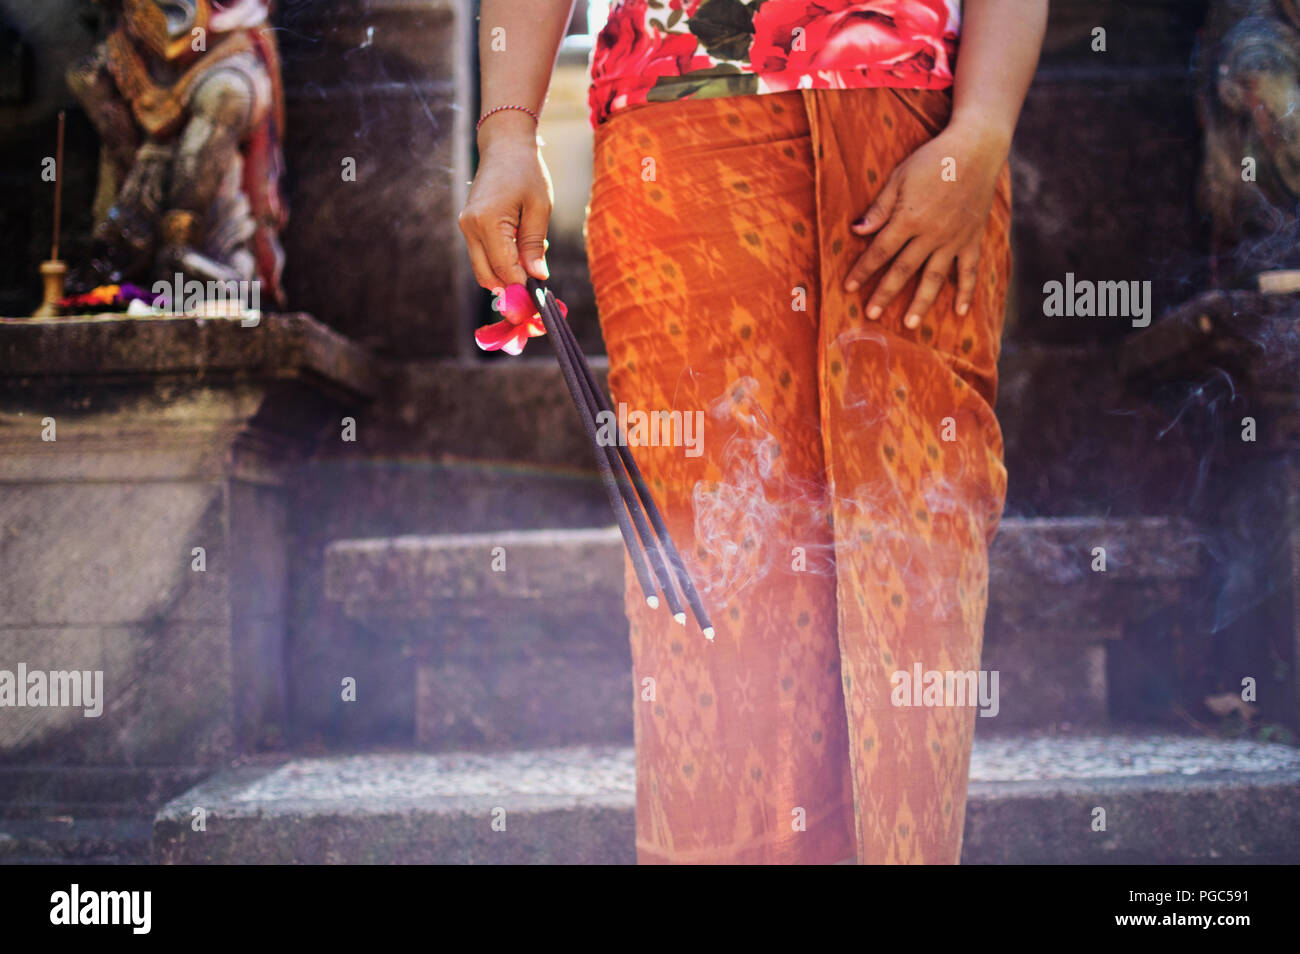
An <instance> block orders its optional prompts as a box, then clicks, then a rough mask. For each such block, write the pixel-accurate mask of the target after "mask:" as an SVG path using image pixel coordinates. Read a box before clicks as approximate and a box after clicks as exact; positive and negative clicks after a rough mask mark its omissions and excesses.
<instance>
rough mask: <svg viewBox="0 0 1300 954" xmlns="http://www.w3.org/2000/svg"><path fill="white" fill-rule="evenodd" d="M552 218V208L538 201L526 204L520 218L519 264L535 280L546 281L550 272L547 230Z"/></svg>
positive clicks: (516, 235)
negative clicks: (548, 266) (547, 260)
mask: <svg viewBox="0 0 1300 954" xmlns="http://www.w3.org/2000/svg"><path fill="white" fill-rule="evenodd" d="M550 218H551V207H550V204H549V203H547V202H541V201H538V200H532V201H527V202H525V203H524V208H523V212H522V214H521V215H520V217H519V231H518V232H516V233H515V243H516V245H517V246H518V248H519V264H520V265H522V266H523V267H524V270H525V271H526V272H528V274H529V275H532V276H533V277H534V278H538V279H541V280H542V281H546V279H548V278H550V272H549V271H548V269H547V267H546V228H547V225H548V224H549V222H550Z"/></svg>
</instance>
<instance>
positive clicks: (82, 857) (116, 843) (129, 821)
mask: <svg viewBox="0 0 1300 954" xmlns="http://www.w3.org/2000/svg"><path fill="white" fill-rule="evenodd" d="M87 808H89V806H87ZM153 817H154V813H153V812H149V813H145V814H141V813H139V812H136V813H134V814H130V815H121V816H116V817H78V816H73V815H47V816H43V817H36V818H0V864H10V865H12V864H40V865H49V864H78V865H92V864H147V863H148V861H149V852H150V840H151V838H152V830H153Z"/></svg>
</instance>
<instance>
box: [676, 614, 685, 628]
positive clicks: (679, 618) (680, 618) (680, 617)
mask: <svg viewBox="0 0 1300 954" xmlns="http://www.w3.org/2000/svg"><path fill="white" fill-rule="evenodd" d="M673 619H674V620H676V621H677V622H678V623H681V624H682V625H683V626H685V625H686V614H685V613H674V614H673Z"/></svg>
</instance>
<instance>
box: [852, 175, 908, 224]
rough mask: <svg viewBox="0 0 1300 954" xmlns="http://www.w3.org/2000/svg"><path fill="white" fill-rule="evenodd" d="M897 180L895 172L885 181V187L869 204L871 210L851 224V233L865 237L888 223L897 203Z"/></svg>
mask: <svg viewBox="0 0 1300 954" xmlns="http://www.w3.org/2000/svg"><path fill="white" fill-rule="evenodd" d="M898 180H899V176H898V172H897V170H895V172H894V173H893V174H892V175H890V177H889V178H888V179H886V180H885V187H884V188H883V189H881V190H880V194H879V195H877V196H876V201H875V202H873V203H871V208H869V209H867V211H866V214H864V215H863V216H862V218H860V219H858V220H857V221H856V222H854V223H853V225H852V228H853V231H855V232H857V233H858V234H859V235H866V234H867V233H869V232H875V231H876V230H878V229H879V228H880V227H881V226H882V225H884V224H885V223H886V222H888V221H889V217H890V215H892V214H893V211H894V203H895V202H897V201H898Z"/></svg>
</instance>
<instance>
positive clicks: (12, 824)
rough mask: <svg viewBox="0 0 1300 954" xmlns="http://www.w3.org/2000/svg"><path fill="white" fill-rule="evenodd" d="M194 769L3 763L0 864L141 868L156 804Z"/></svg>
mask: <svg viewBox="0 0 1300 954" xmlns="http://www.w3.org/2000/svg"><path fill="white" fill-rule="evenodd" d="M209 774H211V770H210V769H203V768H194V767H185V766H180V767H165V766H155V767H148V768H141V767H122V766H100V765H89V766H82V765H53V764H50V765H41V764H35V765H0V864H42V865H46V864H144V863H146V862H148V860H149V844H150V838H151V831H152V824H153V818H154V815H155V814H157V811H158V808H159V806H161V805H162V804H163V803H164V802H166V801H168V800H169V799H171V798H173V797H174V796H176V795H178V794H180V793H181V792H184V791H186V790H187V789H190V788H192V787H193V786H194V785H196V784H197V783H198V782H199V781H200V780H202V779H204V778H206V777H207V776H208V775H209Z"/></svg>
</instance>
